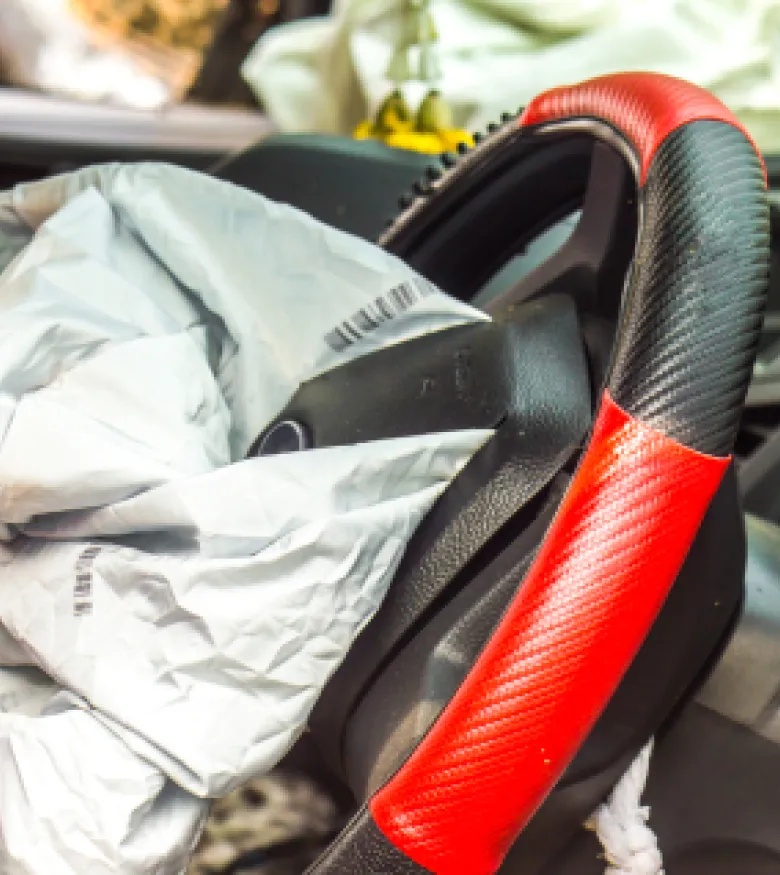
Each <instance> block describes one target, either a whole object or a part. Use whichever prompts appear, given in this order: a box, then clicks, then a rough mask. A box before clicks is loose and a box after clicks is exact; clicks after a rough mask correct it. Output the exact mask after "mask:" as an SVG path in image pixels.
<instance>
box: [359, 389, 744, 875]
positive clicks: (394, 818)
mask: <svg viewBox="0 0 780 875" xmlns="http://www.w3.org/2000/svg"><path fill="white" fill-rule="evenodd" d="M727 465H728V460H727V459H718V458H713V457H710V456H704V455H702V454H700V453H697V452H695V451H694V450H691V449H689V448H687V447H684V446H682V445H681V444H678V443H676V442H675V441H673V440H671V439H669V438H667V437H666V436H664V435H663V434H661V433H659V432H657V431H655V430H654V429H652V428H650V427H648V426H646V425H644V424H642V423H641V422H638V421H637V420H635V419H633V418H632V417H630V416H629V415H628V414H627V413H625V412H624V411H623V410H622V409H621V408H619V407H618V406H617V405H616V404H615V403H614V402H613V401H612V399H611V398H610V397H609V395H608V394H605V396H604V398H603V401H602V405H601V409H600V412H599V416H598V418H597V420H596V424H595V427H594V432H593V436H592V438H591V442H590V445H589V447H588V449H587V451H586V453H585V455H584V456H583V459H582V462H581V464H580V467H579V469H578V471H577V474H576V476H575V478H574V480H573V482H572V484H571V486H570V488H569V490H568V492H567V494H566V496H565V498H564V500H563V502H562V504H561V507H560V509H559V511H558V513H557V515H556V517H555V520H554V521H553V523H552V526H551V528H550V530H549V532H548V534H547V537H546V538H545V540H544V543H543V545H542V547H541V550H540V552H539V555H538V556H537V558H536V560H535V562H534V563H533V565H532V567H531V569H530V570H529V572H528V574H527V576H526V579H525V581H524V583H523V585H522V588H521V589H520V591H519V593H518V594H517V596H515V599H514V601H513V602H512V604H511V605H510V607H509V609H508V611H507V613H506V615H505V617H504V619H503V620H502V622H501V623H500V625H499V626H498V628H497V629H496V631H495V633H494V634H493V636H492V637H491V639H490V641H489V642H488V644H487V646H486V648H485V649H484V651H483V653H482V654H481V656H480V658H479V659H478V661H477V662H476V664H475V666H474V667H473V669H472V670H471V671H470V672H469V674H468V676H467V678H466V680H465V681H464V683H463V685H462V686H461V688H460V689H459V690H458V692H457V693H456V695H455V697H454V698H453V699H452V701H451V702H450V704H449V705H448V706H447V708H446V709H445V711H444V712H443V713H442V715H441V716H440V718H439V720H438V721H437V722H436V724H435V725H434V727H433V728H432V729H431V731H430V732H429V734H428V735H427V736H426V737H425V738H424V739H423V741H422V742H421V744H420V745H419V747H418V748H417V750H416V751H415V752H414V753H413V754H412V756H411V757H410V759H409V760H408V761H407V763H406V764H405V765H404V766H403V767H402V768H401V769H400V771H399V772H398V773H397V774H396V775H395V776H394V777H393V778H392V779H391V780H390V782H389V783H388V784H387V785H386V786H385V787H384V788H383V789H382V790H380V791H379V792H378V793H377V794H376V796H375V797H374V798H373V799H372V800H371V802H370V807H371V811H372V814H373V817H374V819H375V821H376V823H377V824H378V826H379V828H380V829H381V830H382V832H383V833H384V834H385V836H386V837H387V838H388V839H389V840H390V841H391V842H392V843H393V844H394V845H396V847H398V848H399V849H400V850H402V851H403V852H404V853H405V854H406V855H407V856H408V857H410V858H411V859H412V860H414V861H416V862H417V863H419V864H420V865H421V866H423V867H425V868H427V869H428V870H430V871H431V872H434V873H437V875H489V873H492V872H495V871H496V869H497V868H498V867H499V866H500V864H501V861H502V859H503V857H504V855H505V854H506V852H507V850H508V848H509V847H510V845H511V843H512V842H513V841H514V839H515V837H516V836H517V835H518V833H519V832H520V831H521V830H522V828H523V826H524V825H525V824H526V823H527V821H528V820H529V819H530V817H531V816H532V815H533V814H534V812H535V811H536V809H537V808H538V806H539V805H540V804H541V803H542V801H543V800H544V798H545V797H546V796H547V794H548V793H549V792H550V790H551V788H552V787H553V786H554V785H555V783H556V782H557V780H558V779H559V777H560V775H561V774H562V773H563V771H564V770H565V768H566V766H567V765H568V764H569V762H570V761H571V759H572V758H573V756H574V754H575V753H576V751H577V750H578V748H579V746H580V745H581V743H582V741H583V740H584V738H585V737H586V736H587V734H588V732H589V731H590V729H591V727H592V726H593V724H594V723H595V721H596V719H597V718H598V716H599V714H600V712H601V710H602V709H603V707H604V704H605V703H606V702H607V701H608V700H609V698H610V696H611V695H612V693H613V692H614V690H615V688H616V686H617V685H618V683H619V681H620V679H621V677H622V675H623V673H624V671H625V669H626V667H627V666H628V665H629V664H630V662H631V660H632V658H633V657H634V655H635V654H636V651H637V650H638V648H639V647H640V645H641V643H642V641H643V640H644V638H645V636H646V635H647V632H648V631H649V629H650V627H651V625H652V623H653V621H654V620H655V618H656V616H657V614H658V611H659V610H660V608H661V606H662V604H663V602H664V600H665V598H666V596H667V594H668V592H669V589H670V588H671V586H672V584H673V582H674V580H675V578H676V576H677V573H678V571H679V569H680V567H681V565H682V563H683V560H684V559H685V556H686V554H687V552H688V549H689V547H690V544H691V542H692V541H693V538H694V536H695V535H696V532H697V530H698V528H699V525H700V523H701V520H702V517H703V516H704V513H705V511H706V509H707V507H708V506H709V503H710V500H711V499H712V496H713V495H714V493H715V491H716V489H717V487H718V484H719V483H720V480H721V477H722V476H723V473H724V471H725V469H726V467H727Z"/></svg>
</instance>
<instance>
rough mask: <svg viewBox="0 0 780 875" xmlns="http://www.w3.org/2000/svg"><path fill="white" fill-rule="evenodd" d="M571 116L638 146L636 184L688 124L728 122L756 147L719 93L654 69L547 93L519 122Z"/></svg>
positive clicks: (619, 74)
mask: <svg viewBox="0 0 780 875" xmlns="http://www.w3.org/2000/svg"><path fill="white" fill-rule="evenodd" d="M570 118H596V119H600V120H603V121H605V122H607V123H609V124H610V125H612V126H613V127H615V128H617V129H618V130H619V131H620V132H621V133H622V134H623V135H624V136H625V137H626V138H627V139H628V140H629V142H630V143H631V144H632V145H633V146H634V148H635V149H636V152H637V155H638V157H639V164H640V177H641V178H640V184H643V183H644V181H645V178H646V177H647V172H648V170H649V169H650V165H651V163H652V161H653V156H654V155H655V153H656V152H657V151H658V147H659V146H660V145H661V143H662V142H663V141H664V140H665V139H666V137H667V136H668V135H669V134H670V133H672V131H674V130H676V129H677V128H679V127H682V125H685V124H688V123H689V122H694V121H703V120H705V119H709V120H717V121H722V122H726V123H727V124H730V125H733V126H734V127H736V128H739V129H740V130H741V131H742V132H743V133H744V134H745V136H746V137H747V138H748V139H749V140H750V142H751V143H753V146H754V147H755V143H754V142H753V139H752V138H751V136H750V134H749V133H748V132H747V131H746V130H745V128H744V127H743V125H741V124H740V122H739V121H737V119H736V118H735V116H734V115H733V113H732V112H731V110H729V109H728V108H727V107H725V106H724V105H723V104H722V103H721V102H720V101H719V100H718V99H717V97H714V96H713V95H712V94H710V93H709V92H708V91H704V90H703V89H701V88H699V87H697V86H696V85H693V84H691V83H690V82H685V81H684V80H682V79H675V78H673V77H671V76H661V75H659V74H658V73H614V74H611V75H608V76H599V77H597V78H596V79H589V80H587V81H586V82H581V83H579V84H577V85H571V86H565V87H562V88H553V89H552V90H550V91H545V92H544V94H540V95H539V96H538V97H536V98H535V99H534V100H532V101H531V103H529V104H528V106H527V107H526V109H525V112H524V113H523V115H522V116H521V118H520V126H521V127H523V126H529V125H538V124H543V123H545V122H551V121H557V120H563V119H570ZM756 152H757V153H758V149H757V148H756ZM764 173H765V175H766V170H765V171H764Z"/></svg>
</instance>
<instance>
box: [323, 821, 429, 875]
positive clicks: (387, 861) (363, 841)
mask: <svg viewBox="0 0 780 875" xmlns="http://www.w3.org/2000/svg"><path fill="white" fill-rule="evenodd" d="M427 872H429V870H428V869H424V868H423V867H422V866H420V865H419V864H418V863H415V862H414V861H413V860H410V859H409V857H407V856H406V855H405V854H403V853H402V852H401V851H399V850H398V848H396V847H395V845H393V844H391V843H390V841H389V840H388V839H387V838H386V837H385V834H384V833H383V832H382V831H381V830H380V829H379V827H378V826H377V825H376V823H375V822H374V819H373V817H372V816H371V812H370V811H369V810H368V806H366V805H363V806H362V807H361V808H360V810H359V811H358V812H357V814H356V815H355V816H354V817H353V818H352V820H351V821H350V822H349V823H348V824H347V826H346V827H345V828H344V829H343V830H342V832H341V834H340V835H339V837H338V838H337V839H336V840H335V841H334V842H333V844H332V845H330V847H329V848H328V849H327V850H326V851H325V852H324V853H323V854H322V856H321V857H320V858H319V859H318V860H316V861H315V862H314V863H313V864H312V865H311V866H310V867H309V868H308V869H307V870H306V875H425V873H427Z"/></svg>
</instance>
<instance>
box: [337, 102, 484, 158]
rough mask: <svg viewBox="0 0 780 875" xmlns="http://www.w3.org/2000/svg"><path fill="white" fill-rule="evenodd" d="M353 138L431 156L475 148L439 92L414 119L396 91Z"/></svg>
mask: <svg viewBox="0 0 780 875" xmlns="http://www.w3.org/2000/svg"><path fill="white" fill-rule="evenodd" d="M353 136H354V137H355V139H356V140H368V139H370V140H379V141H381V142H383V143H386V144H387V145H388V146H392V147H394V148H396V149H408V150H410V151H412V152H423V153H425V154H427V155H439V154H441V153H442V152H453V151H455V150H456V149H457V148H458V145H459V144H460V143H466V145H468V146H473V145H474V140H473V138H472V136H471V134H469V133H468V131H464V130H461V129H460V128H455V127H453V125H452V113H451V112H450V109H449V107H448V106H447V104H446V102H445V100H444V98H443V97H442V96H441V94H440V93H439V92H438V91H430V92H428V94H427V95H426V96H425V98H424V100H423V102H422V103H421V104H420V107H419V109H418V110H417V114H416V116H415V117H414V118H413V117H412V112H411V110H410V109H409V106H408V104H407V103H406V100H405V99H404V96H403V94H402V93H401V91H400V90H396V91H393V92H392V93H391V94H390V95H389V96H388V97H387V98H385V100H384V101H383V103H382V105H381V106H380V107H379V110H378V111H377V114H376V116H375V117H374V118H373V119H369V120H366V121H364V122H361V123H360V124H359V125H358V126H357V128H355V131H354V134H353Z"/></svg>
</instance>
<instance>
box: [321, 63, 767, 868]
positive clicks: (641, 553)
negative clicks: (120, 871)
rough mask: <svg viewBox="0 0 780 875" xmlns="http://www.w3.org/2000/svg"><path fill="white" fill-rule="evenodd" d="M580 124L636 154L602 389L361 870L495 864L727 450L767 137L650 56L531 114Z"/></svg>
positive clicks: (581, 724)
mask: <svg viewBox="0 0 780 875" xmlns="http://www.w3.org/2000/svg"><path fill="white" fill-rule="evenodd" d="M593 122H596V123H597V124H596V125H593ZM580 123H581V124H582V127H581V129H582V130H588V129H590V130H591V131H592V132H593V133H594V135H595V136H599V135H600V134H599V133H598V132H599V131H600V130H601V131H605V130H606V131H608V132H609V136H610V137H613V138H614V137H617V138H619V139H620V140H621V141H622V145H623V146H624V147H625V148H626V149H627V150H630V151H631V152H632V153H633V156H634V158H635V162H633V163H634V165H635V170H636V173H637V188H638V191H639V195H640V201H641V205H642V208H641V214H640V221H639V233H638V239H637V245H636V250H635V256H634V259H633V264H632V269H631V271H630V276H629V278H628V280H627V283H626V288H625V290H624V296H623V309H622V313H621V318H620V323H619V329H618V334H617V339H616V343H615V350H614V353H613V362H612V365H611V368H610V373H609V378H608V382H607V387H606V389H605V391H604V394H603V398H602V401H601V406H600V410H599V412H598V415H597V418H596V422H595V424H594V428H593V431H592V434H591V437H590V441H589V443H588V446H587V448H586V450H585V452H584V454H583V457H582V459H581V462H580V464H579V467H578V469H577V472H576V474H575V476H574V478H573V481H572V483H571V485H570V487H569V489H568V492H567V494H566V496H565V498H564V500H563V502H562V504H561V506H560V508H559V510H558V512H557V514H556V517H555V519H554V521H553V523H552V525H551V527H550V529H549V531H548V533H547V535H546V537H545V539H544V541H543V543H542V546H541V548H540V551H539V553H538V555H537V557H536V559H535V561H534V563H533V565H532V567H531V568H530V570H529V572H528V574H527V575H526V578H525V580H524V582H523V585H522V587H521V588H520V590H519V591H518V593H517V595H516V596H515V598H514V600H513V601H512V603H511V604H510V606H509V608H508V609H507V612H506V614H505V615H504V617H503V619H502V621H501V622H500V624H499V625H498V627H497V628H496V630H495V631H494V633H493V635H492V636H491V638H490V640H489V642H488V644H487V645H486V647H485V648H484V650H483V652H482V653H481V655H480V657H479V659H478V660H477V662H476V663H475V665H474V666H473V668H472V669H471V671H470V672H469V674H468V676H467V678H466V680H465V681H464V683H463V684H462V685H461V687H460V689H459V690H458V692H457V693H456V695H455V696H454V697H453V699H452V700H451V702H450V703H449V704H448V705H447V707H446V708H445V710H444V711H443V712H442V714H441V715H440V717H439V719H438V720H437V721H436V723H435V724H434V726H433V727H432V728H431V730H430V731H429V733H428V734H427V735H426V736H425V738H424V739H423V740H422V742H421V743H420V745H419V746H418V747H417V749H416V750H415V751H414V753H413V754H412V755H411V756H410V757H409V759H408V760H407V762H406V763H405V764H404V765H403V766H402V767H401V769H400V770H399V771H398V772H397V773H396V774H395V775H394V776H393V778H391V779H390V781H389V782H388V783H387V784H386V785H385V786H384V787H383V788H382V789H380V790H379V791H378V792H377V793H376V795H375V796H374V797H373V798H372V799H371V800H370V802H369V806H368V808H369V811H370V818H372V820H373V822H372V823H371V825H370V830H371V832H372V834H373V833H375V834H376V836H379V837H380V839H381V844H382V845H383V846H385V845H386V854H389V857H388V858H387V859H386V860H385V862H384V863H383V862H382V860H381V859H379V857H377V856H376V849H372V850H370V849H369V848H368V847H367V846H366V847H365V848H364V852H365V856H364V863H365V865H366V866H368V868H367V869H365V870H364V871H373V872H379V871H386V872H388V873H396V872H410V873H411V872H414V871H416V872H419V871H430V872H435V873H438V875H489V873H492V872H495V871H496V870H497V869H498V867H499V866H500V864H501V861H502V859H503V857H504V855H505V854H506V852H507V850H508V849H509V847H510V846H511V844H512V842H513V841H514V839H515V838H516V836H517V835H518V834H519V833H520V832H521V831H522V829H523V828H524V826H525V824H526V823H527V822H528V821H529V819H530V818H531V817H532V816H533V814H534V813H535V811H536V810H537V808H538V807H539V806H540V804H541V803H542V802H543V801H544V799H545V798H546V796H547V795H548V794H549V792H550V791H551V790H552V788H553V787H554V786H555V784H556V782H557V781H558V779H559V778H560V776H561V775H562V773H563V771H564V770H565V769H566V767H567V765H568V764H569V763H570V761H571V760H572V758H573V756H574V755H575V753H576V751H577V750H578V748H579V747H580V745H581V744H582V742H583V740H584V739H585V737H586V736H587V735H588V733H589V732H590V730H591V728H592V727H593V725H594V723H595V722H596V720H597V719H598V717H599V715H600V714H601V712H602V711H603V709H604V707H605V706H606V704H607V702H608V701H609V699H610V697H611V696H612V694H613V692H614V690H615V689H616V687H617V685H618V683H619V682H620V680H621V678H622V677H623V675H624V673H625V671H626V669H627V668H628V666H629V665H630V663H631V661H632V659H633V658H634V656H635V655H636V652H637V650H638V649H639V647H640V646H641V644H642V642H643V641H644V639H645V637H646V635H647V633H648V631H649V629H650V627H651V626H652V624H653V622H654V620H655V618H656V616H657V615H658V612H659V610H660V608H661V606H662V604H663V602H664V600H665V599H666V596H667V595H668V592H669V590H670V588H671V586H672V584H673V583H674V580H675V578H676V577H677V574H678V572H679V570H680V567H681V566H682V563H683V561H684V559H685V556H686V554H687V552H688V549H689V547H690V545H691V543H692V541H693V538H694V536H695V535H696V532H697V530H698V528H699V525H700V523H701V520H702V518H703V516H704V513H705V511H706V510H707V507H708V506H709V503H710V501H711V499H712V496H713V495H714V493H715V491H716V490H717V488H718V485H719V483H720V480H721V477H722V475H723V473H724V471H725V469H726V467H727V466H728V463H729V453H730V452H731V449H732V447H733V442H734V438H735V435H736V429H737V427H738V423H739V417H740V414H741V410H742V405H743V402H744V397H745V393H746V391H747V385H748V381H749V377H750V373H751V370H752V365H753V360H754V356H755V349H756V344H757V341H758V334H759V330H760V325H761V319H762V314H763V307H764V301H765V295H766V284H767V264H768V255H767V252H768V215H767V207H766V203H765V198H764V196H763V194H764V192H763V189H764V185H765V179H764V174H763V167H762V164H761V160H760V158H759V156H758V154H757V152H756V150H755V146H754V144H753V143H752V141H751V140H750V137H749V136H748V134H747V133H746V132H745V131H744V129H743V128H742V127H741V126H740V125H739V123H738V122H737V121H736V120H735V119H734V118H733V116H732V115H731V114H730V112H729V111H728V110H727V109H726V108H725V107H724V106H723V105H722V104H721V103H720V102H719V101H717V100H716V99H715V98H714V97H712V96H711V95H709V94H708V93H706V92H704V91H702V90H700V89H699V88H697V87H695V86H693V85H691V84H689V83H686V82H682V81H680V80H676V79H670V78H668V77H663V76H659V75H655V74H645V73H636V74H623V75H614V76H606V77H602V78H598V79H594V80H591V81H588V82H585V83H582V84H580V85H576V86H573V87H571V88H560V89H555V90H553V91H551V92H547V93H546V94H543V95H541V96H540V97H539V98H537V99H536V100H534V101H533V102H532V103H531V104H530V105H529V106H528V108H527V109H526V111H525V113H524V114H523V116H522V118H521V120H520V125H521V127H523V128H528V129H529V130H530V131H532V132H533V135H534V136H538V135H540V134H541V135H543V134H544V133H545V131H550V132H560V131H561V129H563V128H565V127H566V126H569V127H573V128H575V129H577V128H578V126H580ZM589 125H590V128H589V127H588V126H589ZM366 816H367V817H368V816H369V815H368V813H366ZM362 841H363V842H365V841H366V833H365V830H364V835H363V839H362ZM356 852H357V853H358V857H359V856H360V853H361V852H359V851H357V849H356ZM347 856H349V855H347ZM380 856H381V854H380ZM352 857H353V859H358V858H357V857H355V856H354V853H353V855H352ZM390 858H392V859H390ZM345 859H346V858H345ZM400 861H404V862H400ZM377 866H379V867H380V868H377ZM383 867H386V868H383ZM315 871H316V870H315ZM344 871H347V870H346V869H344Z"/></svg>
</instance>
